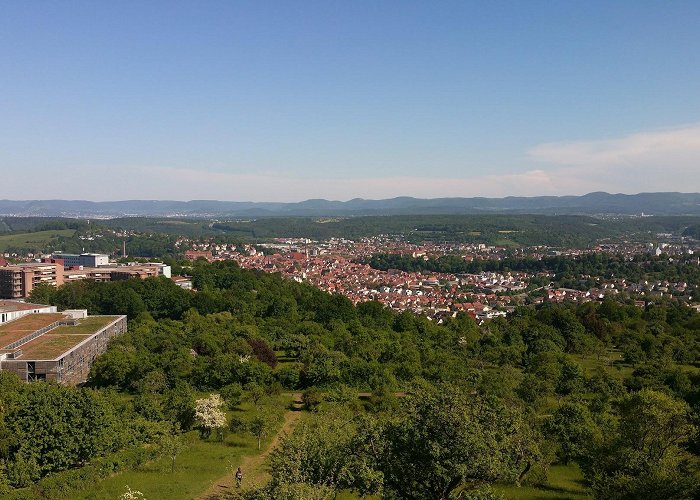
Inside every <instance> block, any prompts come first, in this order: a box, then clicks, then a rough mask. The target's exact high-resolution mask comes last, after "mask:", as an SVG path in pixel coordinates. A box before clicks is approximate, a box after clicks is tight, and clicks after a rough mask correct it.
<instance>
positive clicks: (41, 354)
mask: <svg viewBox="0 0 700 500" xmlns="http://www.w3.org/2000/svg"><path fill="white" fill-rule="evenodd" d="M38 316H42V317H44V316H53V322H56V321H58V320H59V319H66V320H68V319H69V318H68V316H65V315H63V314H31V315H29V316H25V317H24V318H20V319H19V320H16V321H13V322H11V323H16V322H19V321H21V320H22V319H25V318H32V319H33V320H35V321H36V323H34V324H40V325H42V326H39V328H36V330H39V329H40V328H43V327H44V326H48V325H50V324H51V323H48V324H46V323H45V322H42V323H39V321H38V320H39V319H42V318H37V317H38ZM57 316H58V319H56V317H57ZM121 317H122V316H90V317H87V318H84V319H79V320H70V321H72V322H73V323H74V324H70V325H61V326H58V327H56V328H54V329H52V330H49V331H48V332H46V333H44V334H43V335H40V336H39V337H37V338H35V339H33V340H30V341H29V342H27V343H25V344H22V345H21V346H20V347H19V348H18V350H21V354H18V355H17V357H16V358H15V359H21V360H28V361H29V360H53V359H56V358H58V357H61V356H62V355H63V354H65V353H66V352H68V351H70V350H71V349H73V348H74V347H76V346H77V345H78V344H80V343H81V342H83V341H84V340H87V339H89V338H90V337H91V336H93V335H94V334H96V333H98V332H99V331H100V330H102V329H103V328H105V327H106V326H108V325H110V324H111V323H113V322H115V321H116V320H118V319H119V318H121ZM3 326H7V325H3ZM0 328H2V327H0ZM36 330H35V331H36ZM30 333H32V331H26V330H25V331H24V332H23V334H22V335H21V336H20V337H19V338H22V336H26V335H28V334H30ZM16 340H18V339H16ZM10 342H12V341H10ZM0 344H2V341H0ZM5 344H7V343H5Z"/></svg>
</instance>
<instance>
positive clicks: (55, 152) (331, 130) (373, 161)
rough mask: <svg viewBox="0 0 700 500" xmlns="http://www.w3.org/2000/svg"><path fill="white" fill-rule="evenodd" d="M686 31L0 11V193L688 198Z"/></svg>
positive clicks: (384, 15) (313, 6)
mask: <svg viewBox="0 0 700 500" xmlns="http://www.w3.org/2000/svg"><path fill="white" fill-rule="evenodd" d="M698 26H700V2H697V1H685V2H683V1H665V2H661V1H659V2H648V1H640V0H636V1H615V2H610V1H600V2H598V1H512V2H506V1H488V2H473V1H466V0H464V1H454V2H453V1H441V2H432V1H425V2H415V1H400V2H399V1H396V2H391V1H363V0H358V1H352V2H348V1H331V0H323V1H304V2H299V1H285V2H272V1H270V2H260V1H253V2H245V1H225V2H213V1H197V2H194V1H193V2H183V1H178V2H173V1H171V2H156V1H149V2H143V1H139V2H136V1H133V2H130V1H122V2H94V1H90V2H80V1H71V2H49V1H36V2H25V1H16V2H4V3H3V4H2V7H0V75H1V76H0V168H1V169H2V170H1V171H2V174H3V176H2V178H1V179H0V198H9V199H18V198H70V199H76V198H80V199H92V200H114V199H136V198H140V199H143V198H147V199H224V200H254V201H295V200H303V199H307V198H317V197H319V198H320V197H322V198H328V199H350V198H353V197H364V198H384V197H392V196H399V195H411V196H420V197H439V196H507V195H528V196H529V195H543V194H583V193H586V192H589V191H595V190H605V191H609V192H626V193H635V192H641V191H672V190H673V191H684V192H688V191H700V64H698V54H700V30H698ZM28 176H30V177H31V178H40V177H43V176H46V177H53V178H55V179H56V180H58V181H59V182H58V183H47V184H46V185H41V186H39V185H38V186H35V187H34V189H33V190H32V191H27V189H26V187H25V186H26V180H27V177H28ZM18 193H21V196H20V195H19V194H18Z"/></svg>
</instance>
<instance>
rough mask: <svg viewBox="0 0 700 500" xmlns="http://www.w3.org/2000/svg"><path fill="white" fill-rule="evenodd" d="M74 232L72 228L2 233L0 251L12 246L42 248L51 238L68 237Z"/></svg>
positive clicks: (5, 250) (9, 248)
mask: <svg viewBox="0 0 700 500" xmlns="http://www.w3.org/2000/svg"><path fill="white" fill-rule="evenodd" d="M74 234H75V230H73V229H62V230H52V231H37V232H36V233H19V234H4V235H2V236H0V252H7V251H8V250H11V249H13V248H33V249H35V250H41V249H43V248H44V247H45V246H46V245H47V244H48V243H49V242H50V241H51V240H54V239H56V238H58V237H59V236H66V237H70V236H73V235H74Z"/></svg>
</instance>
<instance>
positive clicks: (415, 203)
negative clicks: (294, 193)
mask: <svg viewBox="0 0 700 500" xmlns="http://www.w3.org/2000/svg"><path fill="white" fill-rule="evenodd" d="M485 213H513V214H517V213H520V214H523V213H528V214H551V215H554V214H569V215H571V214H587V215H593V214H620V215H641V214H642V213H643V214H646V215H700V193H640V194H632V195H628V194H609V193H603V192H596V193H589V194H586V195H583V196H534V197H515V196H509V197H506V198H481V197H477V198H432V199H421V198H411V197H399V198H390V199H386V200H364V199H360V198H356V199H353V200H350V201H329V200H321V199H319V200H306V201H301V202H297V203H275V202H237V201H213V200H192V201H167V200H162V201H157V200H126V201H103V202H94V201H83V200H28V201H13V200H0V215H5V216H8V215H10V216H12V215H14V216H22V217H30V216H34V217H37V216H39V217H41V216H45V217H79V218H90V217H95V218H109V217H125V216H127V217H128V216H144V217H145V216H157V217H266V216H267V217H270V216H314V217H323V216H329V217H331V216H358V215H419V214H421V215H422V214H426V215H427V214H485Z"/></svg>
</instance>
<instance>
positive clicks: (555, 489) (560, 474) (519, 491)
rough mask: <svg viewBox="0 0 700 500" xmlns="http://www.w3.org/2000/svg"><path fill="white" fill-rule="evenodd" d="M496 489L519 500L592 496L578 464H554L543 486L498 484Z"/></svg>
mask: <svg viewBox="0 0 700 500" xmlns="http://www.w3.org/2000/svg"><path fill="white" fill-rule="evenodd" d="M493 489H494V491H496V492H497V493H500V494H501V495H503V497H504V498H507V499H511V498H513V499H518V500H548V499H554V498H556V499H559V500H569V499H571V500H577V499H583V498H592V496H591V495H590V493H589V492H588V490H587V489H586V485H585V484H584V483H583V475H582V474H581V470H580V469H579V468H578V466H576V465H553V466H552V467H551V468H550V469H549V480H548V481H547V484H545V485H541V486H537V487H535V486H521V487H517V486H513V485H496V486H494V488H493Z"/></svg>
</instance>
